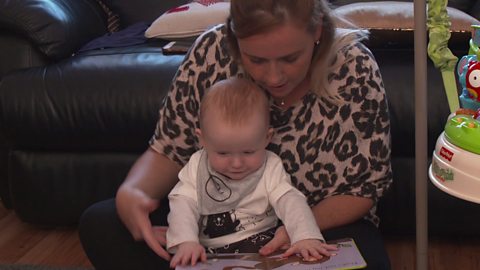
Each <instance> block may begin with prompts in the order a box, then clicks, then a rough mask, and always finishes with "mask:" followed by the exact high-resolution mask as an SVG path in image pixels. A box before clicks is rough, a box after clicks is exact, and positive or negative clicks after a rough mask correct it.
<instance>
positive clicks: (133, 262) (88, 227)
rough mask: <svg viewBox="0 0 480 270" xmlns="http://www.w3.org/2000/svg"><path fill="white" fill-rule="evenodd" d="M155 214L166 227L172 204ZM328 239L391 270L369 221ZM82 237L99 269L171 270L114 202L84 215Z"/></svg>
mask: <svg viewBox="0 0 480 270" xmlns="http://www.w3.org/2000/svg"><path fill="white" fill-rule="evenodd" d="M161 206H162V207H161V208H160V209H159V210H157V211H155V212H154V213H152V215H151V219H152V222H153V223H154V224H156V225H166V224H167V223H166V215H167V213H168V203H167V202H166V201H163V202H162V203H161ZM322 233H323V235H324V237H325V238H326V240H327V241H328V240H335V239H340V238H347V237H349V238H353V239H355V243H356V244H357V246H358V247H359V249H360V251H361V252H362V255H363V257H364V258H365V260H366V261H367V264H368V266H369V267H368V269H390V261H389V259H388V254H387V252H386V250H385V247H384V243H383V239H382V236H381V234H380V232H379V231H378V229H377V228H376V227H375V226H374V225H373V224H371V223H370V222H368V221H358V222H355V223H352V224H349V225H346V226H342V227H339V228H335V229H330V230H325V231H322ZM79 234H80V239H81V242H82V245H83V248H84V250H85V252H86V254H87V256H88V258H89V259H90V261H91V262H92V264H93V265H94V266H95V268H96V270H111V269H116V270H122V269H145V270H148V269H156V270H158V269H168V265H169V263H168V262H166V261H165V260H163V259H161V258H160V257H158V256H157V255H156V254H155V253H154V252H153V251H151V250H150V248H149V247H148V246H147V245H146V244H145V243H144V242H141V241H140V242H138V241H135V240H134V239H133V237H132V236H131V234H130V232H129V231H128V230H127V229H126V228H125V226H124V225H123V223H122V222H121V221H120V219H119V218H118V215H117V211H116V208H115V201H114V199H110V200H106V201H102V202H99V203H96V204H94V205H92V206H91V207H90V208H88V209H87V210H86V211H85V213H84V214H83V215H82V218H81V220H80V224H79Z"/></svg>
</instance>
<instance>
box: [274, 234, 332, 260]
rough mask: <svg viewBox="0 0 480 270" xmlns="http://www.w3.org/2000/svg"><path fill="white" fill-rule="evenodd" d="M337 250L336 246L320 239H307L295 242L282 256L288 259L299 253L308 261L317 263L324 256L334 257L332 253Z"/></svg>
mask: <svg viewBox="0 0 480 270" xmlns="http://www.w3.org/2000/svg"><path fill="white" fill-rule="evenodd" d="M337 250H338V248H337V246H336V245H328V244H325V243H323V242H322V241H320V240H318V239H305V240H300V241H297V242H295V243H294V244H293V245H292V246H291V247H290V248H289V249H287V251H285V252H284V253H283V254H282V257H288V256H291V255H293V254H296V253H298V254H300V255H302V257H303V259H304V260H306V261H315V260H320V259H322V258H323V257H324V256H327V257H330V256H332V255H334V254H333V253H331V252H330V251H337Z"/></svg>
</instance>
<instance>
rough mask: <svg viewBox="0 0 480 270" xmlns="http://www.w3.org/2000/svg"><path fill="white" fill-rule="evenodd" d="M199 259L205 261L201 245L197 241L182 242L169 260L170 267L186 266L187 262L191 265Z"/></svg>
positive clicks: (205, 256) (205, 257)
mask: <svg viewBox="0 0 480 270" xmlns="http://www.w3.org/2000/svg"><path fill="white" fill-rule="evenodd" d="M199 259H200V260H201V261H202V262H206V261H207V254H206V253H205V249H204V248H203V246H202V245H200V244H199V243H197V242H183V243H181V244H179V245H178V249H177V252H176V253H175V255H174V256H173V258H172V260H171V261H170V267H171V268H175V267H176V266H178V265H182V266H186V265H187V264H189V263H190V264H191V265H192V266H193V265H195V264H196V263H197V261H198V260H199Z"/></svg>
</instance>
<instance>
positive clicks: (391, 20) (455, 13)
mask: <svg viewBox="0 0 480 270" xmlns="http://www.w3.org/2000/svg"><path fill="white" fill-rule="evenodd" d="M335 13H336V14H337V15H339V16H341V17H343V18H345V19H347V20H348V21H351V22H352V23H354V24H356V25H357V26H359V27H361V28H365V29H398V30H413V29H414V10H413V3H410V2H397V1H378V2H360V3H353V4H348V5H344V6H340V7H338V8H336V9H335ZM447 13H448V16H449V17H450V21H451V24H452V25H451V28H450V30H451V31H453V32H463V31H470V30H471V25H472V24H480V22H479V21H478V20H477V19H475V18H474V17H472V16H470V15H468V14H467V13H465V12H463V11H460V10H458V9H455V8H451V7H447ZM337 24H338V26H339V27H343V28H349V24H348V23H347V22H345V21H342V20H338V22H337Z"/></svg>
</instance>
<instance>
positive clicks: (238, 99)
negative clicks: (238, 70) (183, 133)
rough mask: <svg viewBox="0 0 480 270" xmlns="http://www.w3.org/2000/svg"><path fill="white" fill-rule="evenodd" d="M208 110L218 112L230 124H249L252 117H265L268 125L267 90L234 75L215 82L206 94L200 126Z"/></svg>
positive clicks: (201, 106)
mask: <svg viewBox="0 0 480 270" xmlns="http://www.w3.org/2000/svg"><path fill="white" fill-rule="evenodd" d="M207 112H210V113H212V112H215V113H217V114H218V115H219V116H220V117H221V119H222V120H224V121H225V123H227V124H230V125H243V124H248V121H249V120H250V119H252V117H264V118H265V123H266V125H267V127H268V125H269V123H270V106H269V101H268V98H267V96H266V94H265V91H263V90H262V89H260V87H259V86H258V85H256V84H255V83H254V82H252V81H250V80H248V79H246V78H239V77H232V78H228V79H225V80H222V81H219V82H217V83H215V84H214V85H213V86H212V87H211V88H210V89H209V90H208V91H207V93H206V94H205V96H204V97H203V99H202V102H201V104H200V116H199V122H200V128H202V126H203V123H205V121H208V119H205V117H206V115H207Z"/></svg>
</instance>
